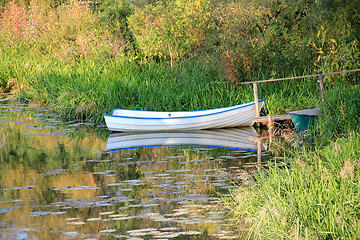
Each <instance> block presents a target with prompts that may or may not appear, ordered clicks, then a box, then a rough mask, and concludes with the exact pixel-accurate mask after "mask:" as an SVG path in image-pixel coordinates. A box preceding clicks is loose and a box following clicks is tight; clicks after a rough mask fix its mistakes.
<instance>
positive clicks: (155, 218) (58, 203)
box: [0, 102, 257, 240]
mask: <svg viewBox="0 0 360 240" xmlns="http://www.w3.org/2000/svg"><path fill="white" fill-rule="evenodd" d="M245 132H247V133H248V134H251V133H254V132H253V131H252V130H246V131H245ZM206 134H209V133H208V132H207V133H206ZM216 134H218V133H216ZM241 134H242V133H241ZM210 135H211V133H210ZM245 135H246V134H245ZM255 135H256V134H255ZM124 137H125V138H126V141H129V139H132V138H133V137H135V138H137V142H135V141H132V142H131V141H130V143H129V142H127V144H128V145H126V146H124V145H122V143H124V142H125V140H124ZM152 137H153V138H151V136H146V137H144V136H141V135H135V136H131V138H129V136H124V135H120V136H118V135H114V134H110V135H109V132H108V131H106V129H105V128H104V126H94V125H89V124H82V123H79V122H63V121H61V120H60V118H57V117H56V116H55V115H53V114H51V113H50V112H48V111H46V110H44V109H40V108H32V107H28V106H26V105H20V104H14V103H5V102H0V193H1V194H0V239H99V238H100V239H133V240H135V239H235V238H236V237H235V235H234V232H233V231H232V228H231V224H230V223H231V219H230V217H229V216H228V215H227V213H226V212H224V211H223V210H222V209H221V208H220V207H219V204H218V203H219V197H220V196H226V194H228V192H229V189H230V188H231V187H232V186H233V182H234V181H243V182H244V183H247V182H249V181H251V174H252V173H253V172H254V171H255V169H256V167H255V166H256V164H257V158H256V151H245V150H233V149H224V148H216V147H203V146H197V147H189V146H180V147H161V146H159V147H149V146H151V145H161V140H159V139H160V138H162V137H161V136H160V137H159V136H152ZM170 137H171V136H170ZM201 137H203V136H200V140H197V141H200V142H201V141H203V139H201ZM212 137H213V136H212ZM174 138H177V140H176V141H177V142H176V141H175V142H174V141H172V142H171V145H177V144H181V145H184V144H185V143H186V142H184V141H187V140H186V139H184V138H180V139H179V136H174ZM207 138H211V136H210V137H207ZM213 138H214V137H213ZM215 138H219V139H220V138H221V137H219V136H217V137H215ZM139 139H140V140H139ZM166 139H167V141H169V136H166ZM108 141H109V143H108ZM221 141H226V140H221ZM221 141H220V140H219V141H218V144H222V143H221ZM239 141H240V140H239ZM110 142H111V146H110ZM144 143H146V144H147V145H148V147H146V148H139V146H140V145H141V144H144ZM238 144H240V145H241V144H244V146H245V147H244V148H246V149H256V144H254V143H252V142H251V141H250V140H248V136H245V140H241V141H240V143H238ZM202 145H205V146H208V145H210V144H209V141H208V140H206V141H205V142H204V144H202ZM117 148H128V149H126V150H119V151H118V150H116V149H117ZM106 149H107V150H110V151H107V152H106V151H105V150H106Z"/></svg>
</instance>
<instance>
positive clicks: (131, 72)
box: [0, 52, 319, 122]
mask: <svg viewBox="0 0 360 240" xmlns="http://www.w3.org/2000/svg"><path fill="white" fill-rule="evenodd" d="M9 66H10V68H9ZM0 68H2V69H3V72H4V74H6V75H7V76H8V77H9V78H10V79H13V80H12V81H13V83H12V84H14V87H13V90H15V91H17V92H18V93H19V94H18V96H21V98H22V99H23V100H25V101H28V102H37V103H41V104H46V105H48V107H50V108H51V109H53V110H55V111H57V112H59V113H62V115H63V116H64V117H67V118H83V119H87V120H90V121H95V122H101V121H103V117H102V113H104V112H108V113H109V112H110V111H111V110H112V109H113V108H115V107H120V108H128V109H143V110H156V111H161V110H170V111H174V110H200V109H209V108H216V107H225V106H231V105H235V104H241V103H245V102H250V101H253V90H252V86H250V85H243V86H241V85H236V84H233V83H231V82H229V81H228V80H227V79H226V78H225V77H224V76H223V75H221V74H219V72H218V69H217V66H216V65H214V64H212V63H206V62H204V61H201V60H199V59H197V60H191V61H190V60H189V61H186V62H185V61H184V62H181V63H176V64H172V65H170V64H168V63H166V62H159V63H155V62H152V63H147V64H145V65H138V64H136V62H124V61H110V60H109V61H106V62H104V63H100V62H97V61H90V60H88V61H85V60H84V61H81V62H79V63H78V64H74V65H72V64H67V63H62V62H61V61H58V60H57V59H54V58H52V57H49V58H47V59H39V58H36V57H28V56H27V57H18V55H16V54H11V53H10V52H5V54H3V55H2V57H1V60H0ZM262 77H265V76H263V75H260V76H259V79H260V78H262ZM15 86H16V87H15ZM259 87H260V88H259V93H260V98H266V106H265V108H264V110H263V111H264V112H266V113H270V114H277V113H284V112H286V111H290V110H292V109H299V108H303V107H314V106H316V105H317V102H318V99H319V91H318V90H317V83H316V81H315V79H305V80H300V81H296V82H286V83H285V82H283V83H267V84H264V85H260V86H259Z"/></svg>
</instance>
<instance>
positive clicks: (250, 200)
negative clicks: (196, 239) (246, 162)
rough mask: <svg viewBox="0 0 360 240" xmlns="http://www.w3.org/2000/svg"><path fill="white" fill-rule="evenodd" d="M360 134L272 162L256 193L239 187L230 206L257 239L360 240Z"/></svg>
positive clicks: (259, 176) (258, 180) (227, 206)
mask: <svg viewBox="0 0 360 240" xmlns="http://www.w3.org/2000/svg"><path fill="white" fill-rule="evenodd" d="M359 149H360V135H359V134H358V133H352V134H351V136H350V137H349V138H342V139H338V140H337V141H335V142H333V143H332V144H330V145H329V146H327V147H325V148H323V149H315V151H304V150H303V151H300V150H298V151H295V155H296V156H295V157H294V158H292V159H286V160H285V163H286V164H285V166H284V164H283V165H282V166H279V164H277V163H276V161H275V162H273V163H271V164H270V166H269V169H268V170H267V171H261V172H260V173H259V175H258V176H257V177H256V180H257V183H256V185H254V186H252V187H251V189H249V188H247V187H243V186H239V187H238V188H237V189H236V190H234V191H233V193H232V194H233V195H232V197H231V198H228V199H224V203H225V206H226V208H228V209H229V210H231V211H232V214H234V215H235V216H237V217H238V219H239V220H240V222H241V224H242V225H243V226H245V227H246V229H247V230H246V234H247V237H248V238H251V239H252V238H254V239H340V238H341V239H357V238H359V236H360V231H359V229H360V228H359V227H360V221H359V210H360V202H359V197H360V196H359V190H360V189H359V180H360V174H359V171H358V169H359V157H360V154H359Z"/></svg>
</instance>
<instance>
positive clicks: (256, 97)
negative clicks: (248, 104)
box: [253, 82, 260, 117]
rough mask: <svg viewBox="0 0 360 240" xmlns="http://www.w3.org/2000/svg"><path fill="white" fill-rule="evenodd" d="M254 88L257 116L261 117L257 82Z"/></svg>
mask: <svg viewBox="0 0 360 240" xmlns="http://www.w3.org/2000/svg"><path fill="white" fill-rule="evenodd" d="M253 88H254V101H255V112H256V117H260V110H259V97H258V87H257V83H255V82H254V83H253Z"/></svg>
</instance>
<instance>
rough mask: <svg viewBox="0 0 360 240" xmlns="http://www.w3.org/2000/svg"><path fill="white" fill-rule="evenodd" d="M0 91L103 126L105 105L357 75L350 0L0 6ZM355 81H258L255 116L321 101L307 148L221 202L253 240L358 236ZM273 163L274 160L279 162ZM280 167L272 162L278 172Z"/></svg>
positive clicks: (355, 13) (171, 100)
mask: <svg viewBox="0 0 360 240" xmlns="http://www.w3.org/2000/svg"><path fill="white" fill-rule="evenodd" d="M0 6H1V9H0V13H1V15H0V93H2V92H9V91H12V92H13V93H15V94H16V96H17V97H19V98H20V99H22V100H23V101H26V102H35V103H41V104H44V105H48V107H49V108H51V109H52V110H55V111H57V112H59V113H62V115H63V116H64V117H66V118H80V119H86V120H88V121H93V122H102V121H103V117H102V113H104V112H108V113H109V112H110V111H111V109H113V108H115V107H119V108H130V109H144V110H171V111H175V110H197V109H206V108H214V107H224V106H229V105H234V104H240V103H244V102H249V101H252V99H253V95H252V89H251V86H248V85H246V86H244V85H240V82H244V81H253V80H262V79H270V78H280V77H291V76H300V75H307V74H317V73H326V72H333V71H342V70H350V69H358V68H360V51H359V48H360V46H359V36H360V1H359V0H351V1H350V0H318V1H307V0H299V1H291V0H278V1H274V0H265V1H260V0H252V1H250V0H229V1H225V0H211V1H210V0H190V1H181V0H148V1H130V0H99V1H79V0H68V1H67V0H31V1H29V0H17V1H11V2H9V1H0ZM359 76H360V73H351V74H341V75H332V76H327V77H326V78H325V79H324V81H325V93H326V96H325V99H326V101H325V103H322V102H321V97H320V92H319V89H318V85H317V82H316V79H311V78H308V79H304V80H292V81H287V82H279V83H264V84H260V85H259V94H260V98H266V106H265V108H264V109H263V110H262V111H263V113H266V114H270V115H274V114H281V113H285V112H287V111H290V110H297V109H303V108H311V107H317V106H320V107H321V110H322V112H323V116H322V117H321V118H320V122H319V124H318V125H317V127H316V128H315V129H313V130H312V131H310V132H308V133H307V137H308V138H310V140H311V141H310V142H311V144H306V146H307V147H306V146H305V145H304V146H303V147H300V148H297V149H294V148H292V147H291V144H290V143H286V142H285V143H282V145H281V146H280V149H277V156H279V155H281V156H284V157H282V158H281V159H280V158H277V159H276V160H275V161H274V163H270V165H269V167H268V168H267V169H266V170H264V171H261V172H260V174H259V175H258V176H256V181H255V182H256V183H255V184H254V185H252V186H251V187H245V186H242V185H241V184H240V186H239V188H238V189H237V190H236V191H234V194H233V198H229V199H224V201H225V202H226V203H227V204H228V205H227V206H228V207H229V209H232V210H233V211H232V213H233V214H235V215H237V216H238V217H239V222H240V226H242V227H245V230H244V229H242V230H244V231H243V232H244V234H245V235H246V236H248V237H249V238H251V237H253V238H261V239H266V238H268V239H275V238H279V239H280V238H284V239H286V238H291V239H293V238H308V239H314V238H315V239H316V238H318V239H335V238H344V239H356V238H359V230H358V229H359V219H360V217H359V214H360V213H359V200H358V199H359V196H358V193H359V189H358V185H359V180H360V179H359V176H360V175H359V159H360V156H359V149H360V144H359V143H360V137H359V132H360V131H359V130H360V129H359V123H360V120H359V116H360V110H359V109H360V105H359V102H360V100H359V96H360V93H359V82H360V81H359ZM279 162H280V163H281V164H279ZM280 165H281V166H280Z"/></svg>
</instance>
